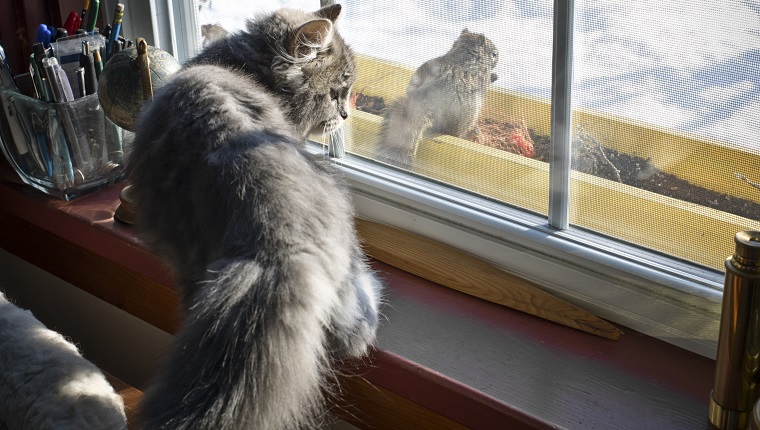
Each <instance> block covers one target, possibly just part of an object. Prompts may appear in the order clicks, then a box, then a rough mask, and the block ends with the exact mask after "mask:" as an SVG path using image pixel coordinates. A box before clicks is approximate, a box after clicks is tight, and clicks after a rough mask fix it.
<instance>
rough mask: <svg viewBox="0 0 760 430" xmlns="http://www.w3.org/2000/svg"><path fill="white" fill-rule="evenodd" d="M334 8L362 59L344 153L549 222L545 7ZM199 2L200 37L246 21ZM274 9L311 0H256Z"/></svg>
mask: <svg viewBox="0 0 760 430" xmlns="http://www.w3.org/2000/svg"><path fill="white" fill-rule="evenodd" d="M341 3H342V4H343V5H344V6H345V11H344V16H343V18H342V20H341V21H340V23H339V30H340V32H341V34H342V35H343V37H344V38H345V39H346V40H347V42H348V43H349V44H350V45H351V46H352V47H353V49H354V51H355V52H356V54H357V63H358V64H357V65H358V71H357V75H358V76H357V81H356V84H355V85H354V98H353V104H354V105H355V110H354V114H353V115H352V117H351V119H350V121H349V122H348V124H347V127H346V130H345V141H346V148H347V150H348V151H349V152H351V153H353V154H354V155H358V156H362V157H367V158H369V159H372V160H375V161H377V162H379V163H383V164H386V165H388V166H392V167H395V168H400V169H404V170H407V171H410V172H412V173H414V174H416V175H419V176H422V177H426V178H429V179H433V180H435V181H436V182H440V183H446V184H449V185H452V186H454V187H458V188H460V189H464V190H467V191H470V192H473V193H476V194H479V195H482V196H486V197H488V198H490V199H496V200H498V201H502V202H505V203H509V204H511V205H514V206H517V207H520V208H524V209H528V210H531V211H533V212H536V213H539V214H542V215H545V214H546V211H547V207H548V165H547V164H546V163H545V161H546V156H547V155H548V143H549V128H550V126H549V112H550V108H549V107H550V104H549V94H550V86H551V51H552V49H551V46H552V33H551V29H552V24H551V23H552V4H551V1H549V0H541V1H536V2H531V3H527V2H519V3H517V2H502V1H477V2H476V1H464V2H463V1H446V2H440V1H421V0H420V1H406V0H404V1H400V0H395V1H358V0H350V1H344V2H341ZM197 5H198V10H199V12H198V19H199V24H200V26H201V29H202V35H203V37H204V40H205V41H208V40H210V39H211V38H213V37H214V36H215V35H219V34H224V32H225V31H232V30H234V29H236V28H242V26H243V23H244V20H245V18H248V17H249V16H250V15H249V14H250V13H251V12H250V11H242V10H241V8H240V7H239V2H237V1H233V0H198V3H197ZM280 6H289V7H295V8H300V9H305V10H315V9H317V8H318V7H319V2H317V1H315V0H312V1H283V2H277V1H272V2H263V3H257V7H258V8H261V9H265V10H273V9H276V8H278V7H280ZM244 12H245V15H243V13H244Z"/></svg>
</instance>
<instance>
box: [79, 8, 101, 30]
mask: <svg viewBox="0 0 760 430" xmlns="http://www.w3.org/2000/svg"><path fill="white" fill-rule="evenodd" d="M85 2H87V0H85ZM89 3H90V8H89V9H87V15H88V16H87V27H85V30H87V32H88V33H90V34H95V23H96V22H97V21H98V9H99V8H100V0H89ZM82 19H83V20H84V18H82Z"/></svg>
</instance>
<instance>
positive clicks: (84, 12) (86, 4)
mask: <svg viewBox="0 0 760 430" xmlns="http://www.w3.org/2000/svg"><path fill="white" fill-rule="evenodd" d="M88 9H90V0H84V7H83V8H82V15H81V22H80V27H79V28H81V29H83V30H85V26H86V25H87V21H85V20H84V18H85V16H86V15H87V10H88Z"/></svg>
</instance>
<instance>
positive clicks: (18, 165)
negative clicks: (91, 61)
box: [0, 35, 132, 200]
mask: <svg viewBox="0 0 760 430" xmlns="http://www.w3.org/2000/svg"><path fill="white" fill-rule="evenodd" d="M87 37H89V38H91V39H93V38H95V36H93V35H90V36H87ZM97 37H99V39H95V40H96V42H95V43H92V44H90V43H89V42H90V41H85V45H86V46H88V47H90V46H91V47H92V49H98V48H99V46H102V45H103V44H104V43H105V40H104V39H103V38H102V36H99V35H97ZM72 44H73V46H75V45H76V44H78V45H79V46H80V48H79V50H80V51H81V49H82V48H81V46H82V40H76V39H75V40H73V42H72ZM66 52H67V51H66V47H65V46H63V45H60V46H59V50H58V52H57V54H56V56H55V57H49V56H45V58H44V61H43V62H40V63H39V64H37V65H41V66H42V68H43V69H44V72H43V71H42V70H33V71H32V73H30V74H25V75H34V74H35V73H37V74H38V75H37V76H36V77H35V76H26V77H27V78H28V79H29V80H30V81H34V82H33V83H32V85H29V86H30V87H33V88H34V92H35V93H36V94H25V93H23V92H22V91H20V90H19V88H18V86H17V85H16V83H17V82H18V80H19V76H17V77H16V78H15V81H14V78H13V76H12V75H10V70H9V68H8V67H7V63H5V61H4V60H5V59H4V55H3V53H2V50H1V49H0V84H2V85H0V105H2V108H3V112H2V114H0V147H1V148H2V152H3V154H4V155H5V157H6V158H7V159H8V161H9V162H10V164H11V166H12V167H13V168H14V170H15V171H16V173H18V175H19V176H20V177H21V179H22V180H23V181H24V182H25V183H26V184H28V185H30V186H32V187H34V188H36V189H38V190H41V191H43V192H45V193H47V194H49V195H52V196H56V197H58V198H61V199H65V200H71V199H74V198H77V197H79V196H82V195H84V194H86V193H89V192H92V191H94V190H97V189H99V188H102V187H104V186H106V185H109V184H113V183H114V182H117V181H119V180H121V179H123V178H124V176H125V166H124V158H125V157H124V156H125V154H124V148H126V147H128V146H129V143H130V140H131V139H132V133H131V132H128V131H126V130H124V129H122V128H120V127H118V126H117V125H115V124H114V123H113V122H111V121H110V120H109V119H108V118H107V117H106V115H105V114H104V111H103V108H102V107H101V105H100V103H99V101H98V95H97V93H96V92H88V91H86V90H85V88H84V87H85V86H87V85H86V83H85V82H81V81H82V79H81V77H80V76H78V73H77V70H80V69H81V67H79V65H78V63H79V61H78V59H79V57H80V55H79V53H77V54H76V55H77V67H76V70H71V69H70V70H67V65H68V63H69V62H70V61H68V59H67V55H66ZM72 52H73V51H72ZM43 55H44V54H43ZM71 55H74V54H73V53H72V54H71ZM32 61H34V60H32ZM32 68H33V69H34V67H32ZM72 72H73V73H72ZM38 78H42V80H40V81H38ZM44 81H46V82H44ZM92 91H94V90H92ZM42 93H45V94H42ZM75 93H76V94H75Z"/></svg>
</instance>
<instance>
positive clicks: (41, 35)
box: [37, 24, 50, 48]
mask: <svg viewBox="0 0 760 430" xmlns="http://www.w3.org/2000/svg"><path fill="white" fill-rule="evenodd" d="M37 43H41V44H42V46H44V47H45V48H49V47H50V30H49V29H48V27H47V25H45V24H40V26H39V27H37Z"/></svg>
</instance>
